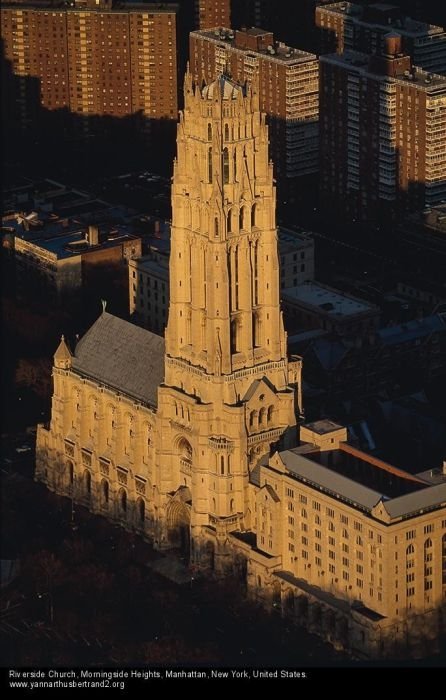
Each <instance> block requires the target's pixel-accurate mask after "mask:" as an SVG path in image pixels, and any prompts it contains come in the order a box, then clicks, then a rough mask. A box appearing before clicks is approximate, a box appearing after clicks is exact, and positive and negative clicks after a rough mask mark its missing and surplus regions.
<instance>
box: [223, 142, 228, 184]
mask: <svg viewBox="0 0 446 700" xmlns="http://www.w3.org/2000/svg"><path fill="white" fill-rule="evenodd" d="M228 182H229V151H228V149H227V148H224V149H223V184H224V185H227V184H228Z"/></svg>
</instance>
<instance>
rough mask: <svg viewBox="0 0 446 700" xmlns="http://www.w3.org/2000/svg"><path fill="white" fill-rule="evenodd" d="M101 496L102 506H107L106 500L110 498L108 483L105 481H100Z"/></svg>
mask: <svg viewBox="0 0 446 700" xmlns="http://www.w3.org/2000/svg"><path fill="white" fill-rule="evenodd" d="M101 496H102V503H103V505H105V506H106V505H108V499H109V496H110V487H109V485H108V481H106V479H103V480H102V483H101Z"/></svg>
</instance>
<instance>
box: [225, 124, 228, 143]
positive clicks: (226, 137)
mask: <svg viewBox="0 0 446 700" xmlns="http://www.w3.org/2000/svg"><path fill="white" fill-rule="evenodd" d="M225 141H229V126H228V125H227V124H225Z"/></svg>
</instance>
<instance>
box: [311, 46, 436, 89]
mask: <svg viewBox="0 0 446 700" xmlns="http://www.w3.org/2000/svg"><path fill="white" fill-rule="evenodd" d="M378 58H379V57H378V56H369V54H365V53H362V52H361V51H353V50H352V49H346V50H345V51H344V52H343V53H342V54H337V53H333V54H325V55H323V56H321V57H320V60H321V61H323V62H327V63H335V64H338V65H340V66H343V67H345V66H350V67H351V68H353V69H355V70H356V71H357V72H358V73H363V74H364V75H371V76H373V77H376V78H378V79H380V80H383V81H385V80H386V81H392V82H394V81H397V82H400V83H402V84H404V85H409V84H411V85H416V86H417V87H418V88H419V89H422V90H425V91H426V92H427V93H437V92H441V94H443V91H446V76H443V75H438V74H437V73H429V72H428V71H425V70H423V69H422V68H419V67H418V66H413V67H412V69H411V70H410V71H409V70H404V71H403V72H402V73H399V74H398V75H396V76H390V75H387V74H385V73H381V72H379V73H378V72H376V71H375V70H373V69H372V68H371V65H372V64H373V65H377V62H376V59H378Z"/></svg>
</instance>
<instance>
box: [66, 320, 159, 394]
mask: <svg viewBox="0 0 446 700" xmlns="http://www.w3.org/2000/svg"><path fill="white" fill-rule="evenodd" d="M72 367H73V369H74V370H75V371H76V372H77V373H78V374H81V375H84V376H86V377H89V378H91V379H95V380H96V381H98V382H101V383H104V384H107V385H108V386H111V387H113V388H114V389H117V390H118V391H121V392H122V393H123V394H126V395H128V396H130V397H132V398H135V399H136V400H138V401H143V402H144V403H148V404H149V405H150V406H156V404H157V389H158V386H159V384H161V383H162V382H163V381H164V338H161V337H160V336H158V335H155V334H154V333H151V332H150V331H147V330H145V329H144V328H139V326H135V325H134V324H133V323H128V321H123V320H122V319H121V318H118V317H117V316H112V315H111V314H109V313H106V312H104V313H103V314H102V315H101V316H99V318H98V320H97V321H96V322H95V323H94V324H93V325H92V327H91V328H90V329H89V330H88V331H87V332H86V334H85V335H84V336H83V337H82V339H81V340H80V341H79V342H78V344H77V345H76V350H75V352H74V357H73V361H72Z"/></svg>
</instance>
